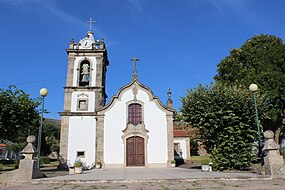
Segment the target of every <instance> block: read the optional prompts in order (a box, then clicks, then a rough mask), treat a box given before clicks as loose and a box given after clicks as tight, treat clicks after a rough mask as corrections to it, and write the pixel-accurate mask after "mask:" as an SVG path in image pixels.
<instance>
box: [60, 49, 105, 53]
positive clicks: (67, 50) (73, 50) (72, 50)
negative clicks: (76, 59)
mask: <svg viewBox="0 0 285 190" xmlns="http://www.w3.org/2000/svg"><path fill="white" fill-rule="evenodd" d="M66 52H67V53H105V52H107V51H106V49H66Z"/></svg>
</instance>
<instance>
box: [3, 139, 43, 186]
mask: <svg viewBox="0 0 285 190" xmlns="http://www.w3.org/2000/svg"><path fill="white" fill-rule="evenodd" d="M35 139H36V137H35V136H33V135H31V136H28V138H27V142H28V144H27V146H26V147H25V148H24V149H23V150H22V153H23V154H24V155H25V159H23V160H20V164H19V169H17V170H13V171H10V172H6V173H5V174H4V175H3V174H1V175H0V182H1V183H3V184H6V185H14V184H21V183H30V182H31V181H32V179H36V178H42V177H46V176H45V174H43V173H42V172H41V170H40V169H39V168H38V166H37V160H33V155H35V154H36V153H37V150H36V148H35V147H34V145H33V144H32V143H33V142H35Z"/></svg>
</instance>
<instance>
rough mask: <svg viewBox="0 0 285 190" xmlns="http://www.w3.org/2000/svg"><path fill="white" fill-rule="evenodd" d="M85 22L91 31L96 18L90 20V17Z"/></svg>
mask: <svg viewBox="0 0 285 190" xmlns="http://www.w3.org/2000/svg"><path fill="white" fill-rule="evenodd" d="M85 22H88V23H89V31H90V32H92V24H93V23H96V20H92V17H90V18H89V20H88V21H85Z"/></svg>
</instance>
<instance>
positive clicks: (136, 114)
mask: <svg viewBox="0 0 285 190" xmlns="http://www.w3.org/2000/svg"><path fill="white" fill-rule="evenodd" d="M141 107H142V106H141V105H140V104H130V105H129V110H128V123H132V124H133V125H137V124H139V123H141V121H142V108H141Z"/></svg>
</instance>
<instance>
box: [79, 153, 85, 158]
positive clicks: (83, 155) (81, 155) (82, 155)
mask: <svg viewBox="0 0 285 190" xmlns="http://www.w3.org/2000/svg"><path fill="white" fill-rule="evenodd" d="M77 157H79V158H84V157H85V152H84V151H77Z"/></svg>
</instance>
